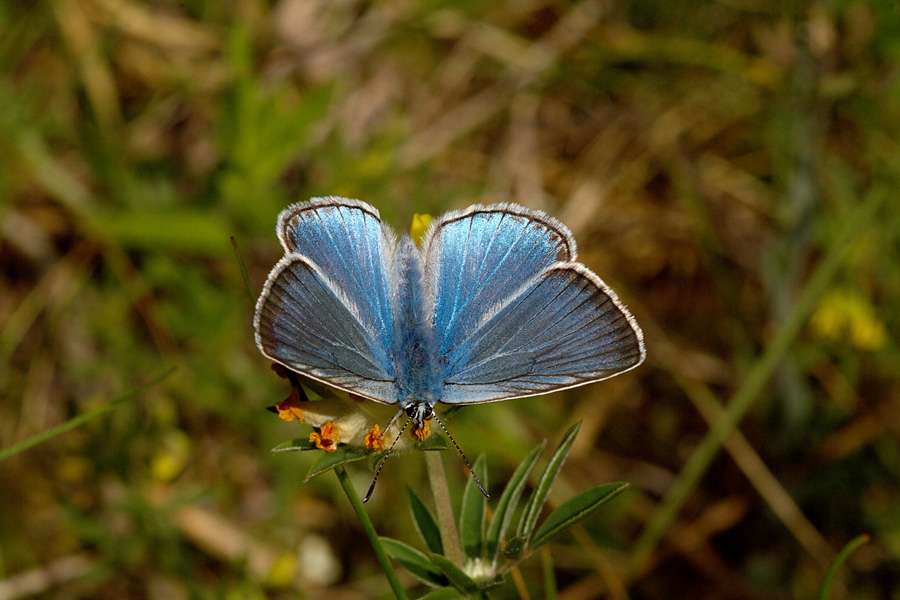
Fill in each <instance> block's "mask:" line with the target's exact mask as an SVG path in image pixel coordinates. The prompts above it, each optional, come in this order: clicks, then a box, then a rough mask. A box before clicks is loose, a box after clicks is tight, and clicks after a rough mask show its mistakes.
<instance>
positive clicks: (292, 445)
mask: <svg viewBox="0 0 900 600" xmlns="http://www.w3.org/2000/svg"><path fill="white" fill-rule="evenodd" d="M318 449H319V447H318V446H316V443H315V442H311V441H309V438H308V437H305V438H297V439H295V440H289V441H287V442H281V443H280V444H278V445H277V446H275V447H274V448H272V452H303V451H304V450H318Z"/></svg>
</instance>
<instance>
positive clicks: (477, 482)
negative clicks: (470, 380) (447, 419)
mask: <svg viewBox="0 0 900 600" xmlns="http://www.w3.org/2000/svg"><path fill="white" fill-rule="evenodd" d="M431 416H432V417H434V420H435V421H437V424H438V425H440V426H441V429H443V430H444V433H446V434H447V437H448V438H450V441H451V442H453V446H454V447H455V448H456V451H457V452H459V455H460V456H462V459H463V462H465V463H466V466H467V467H469V473H471V474H472V477H474V478H475V485H477V486H478V489H479V490H481V493H482V494H484V497H485V498H487V499H488V500H490V499H491V496H490V494H488V493H487V490H486V489H484V486H483V485H481V480H480V479H478V475H476V474H475V469H473V468H472V465H471V464H470V463H469V459H468V458H466V455H465V454H463V451H462V448H460V447H459V444H457V443H456V440H454V439H453V436H452V435H450V432H449V431H447V428H446V427H444V424H443V423H442V422H441V420H440V419H438V416H437V413H434V412H433V413H431Z"/></svg>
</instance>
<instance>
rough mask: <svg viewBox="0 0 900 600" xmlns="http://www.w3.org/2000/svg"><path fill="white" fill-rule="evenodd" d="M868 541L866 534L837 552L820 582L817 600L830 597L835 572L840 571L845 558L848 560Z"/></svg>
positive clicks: (854, 539) (826, 599) (825, 599)
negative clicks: (820, 586) (820, 587)
mask: <svg viewBox="0 0 900 600" xmlns="http://www.w3.org/2000/svg"><path fill="white" fill-rule="evenodd" d="M869 539H870V538H869V536H868V535H867V534H863V535H860V536H857V537H855V538H853V539H852V540H850V541H849V542H847V545H846V546H844V547H843V548H841V551H840V552H838V555H837V557H836V558H835V559H834V562H833V563H831V566H830V567H828V572H827V573H825V580H824V581H823V582H822V591H821V592H820V593H819V600H828V597H829V596H830V595H831V586H832V584H834V578H835V577H836V576H837V572H838V571H839V570H840V568H841V566H843V564H844V562H845V561H846V560H847V558H849V557H850V555H851V554H853V552H854V551H856V549H857V548H859V547H860V546H862V545H863V544H867V543H869Z"/></svg>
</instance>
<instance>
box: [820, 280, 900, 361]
mask: <svg viewBox="0 0 900 600" xmlns="http://www.w3.org/2000/svg"><path fill="white" fill-rule="evenodd" d="M810 327H811V328H812V330H813V332H814V333H815V334H816V335H817V336H818V337H820V338H824V339H829V340H833V341H843V340H846V339H848V338H849V340H850V342H851V343H852V344H853V345H854V346H856V347H857V348H859V349H862V350H877V349H879V348H881V347H882V346H883V345H884V344H885V341H886V339H887V334H886V332H885V329H884V324H883V323H882V322H881V321H879V320H878V318H877V317H876V316H875V310H874V309H873V308H872V305H871V304H869V303H868V302H866V300H865V299H864V298H862V297H861V296H860V295H859V294H858V293H855V292H851V291H832V292H829V293H827V294H825V296H824V297H823V298H822V300H821V301H820V302H819V305H818V306H817V307H816V310H815V312H814V313H813V314H812V317H811V318H810Z"/></svg>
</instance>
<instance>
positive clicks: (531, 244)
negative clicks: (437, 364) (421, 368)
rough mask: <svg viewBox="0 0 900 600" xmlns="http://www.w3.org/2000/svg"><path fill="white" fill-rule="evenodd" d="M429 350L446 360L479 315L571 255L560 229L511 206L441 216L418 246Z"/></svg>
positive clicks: (564, 232) (546, 219)
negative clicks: (430, 324)
mask: <svg viewBox="0 0 900 600" xmlns="http://www.w3.org/2000/svg"><path fill="white" fill-rule="evenodd" d="M422 249H423V253H424V255H425V267H426V286H427V288H428V289H427V292H426V296H427V298H428V300H427V302H428V303H429V304H430V306H429V310H431V312H432V314H433V315H434V340H435V351H436V353H437V355H438V356H447V354H448V353H450V352H451V350H452V349H453V348H454V347H456V346H457V345H459V344H460V343H461V342H463V341H464V340H466V339H468V338H469V336H470V335H472V333H473V332H474V331H475V330H476V329H477V328H478V327H479V326H480V325H481V322H482V321H483V319H484V317H485V315H486V314H487V313H489V312H490V311H492V310H493V309H494V307H495V306H496V305H497V304H498V303H500V302H502V301H503V300H505V299H506V298H507V297H508V296H509V295H510V294H511V293H513V292H515V291H516V290H518V289H519V288H520V287H522V286H523V285H524V284H525V283H526V282H528V280H529V279H531V277H532V276H533V275H534V274H536V273H538V272H540V271H542V270H543V269H546V268H547V267H549V266H550V265H552V264H553V263H555V262H557V261H568V260H571V259H572V258H573V257H574V256H575V241H574V239H573V238H572V234H571V233H569V230H568V229H567V228H566V226H565V225H563V224H562V223H560V222H559V221H557V220H556V219H553V218H551V217H549V216H547V215H546V214H544V213H540V212H537V211H532V210H528V209H526V208H523V207H521V206H516V205H513V204H494V205H490V206H481V205H475V206H472V207H469V208H467V209H465V210H462V211H456V212H451V213H447V214H446V215H444V216H442V217H441V218H439V219H438V220H436V221H435V222H434V223H433V224H432V226H431V227H430V228H429V230H428V233H427V234H426V236H425V238H424V240H423V242H422Z"/></svg>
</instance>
